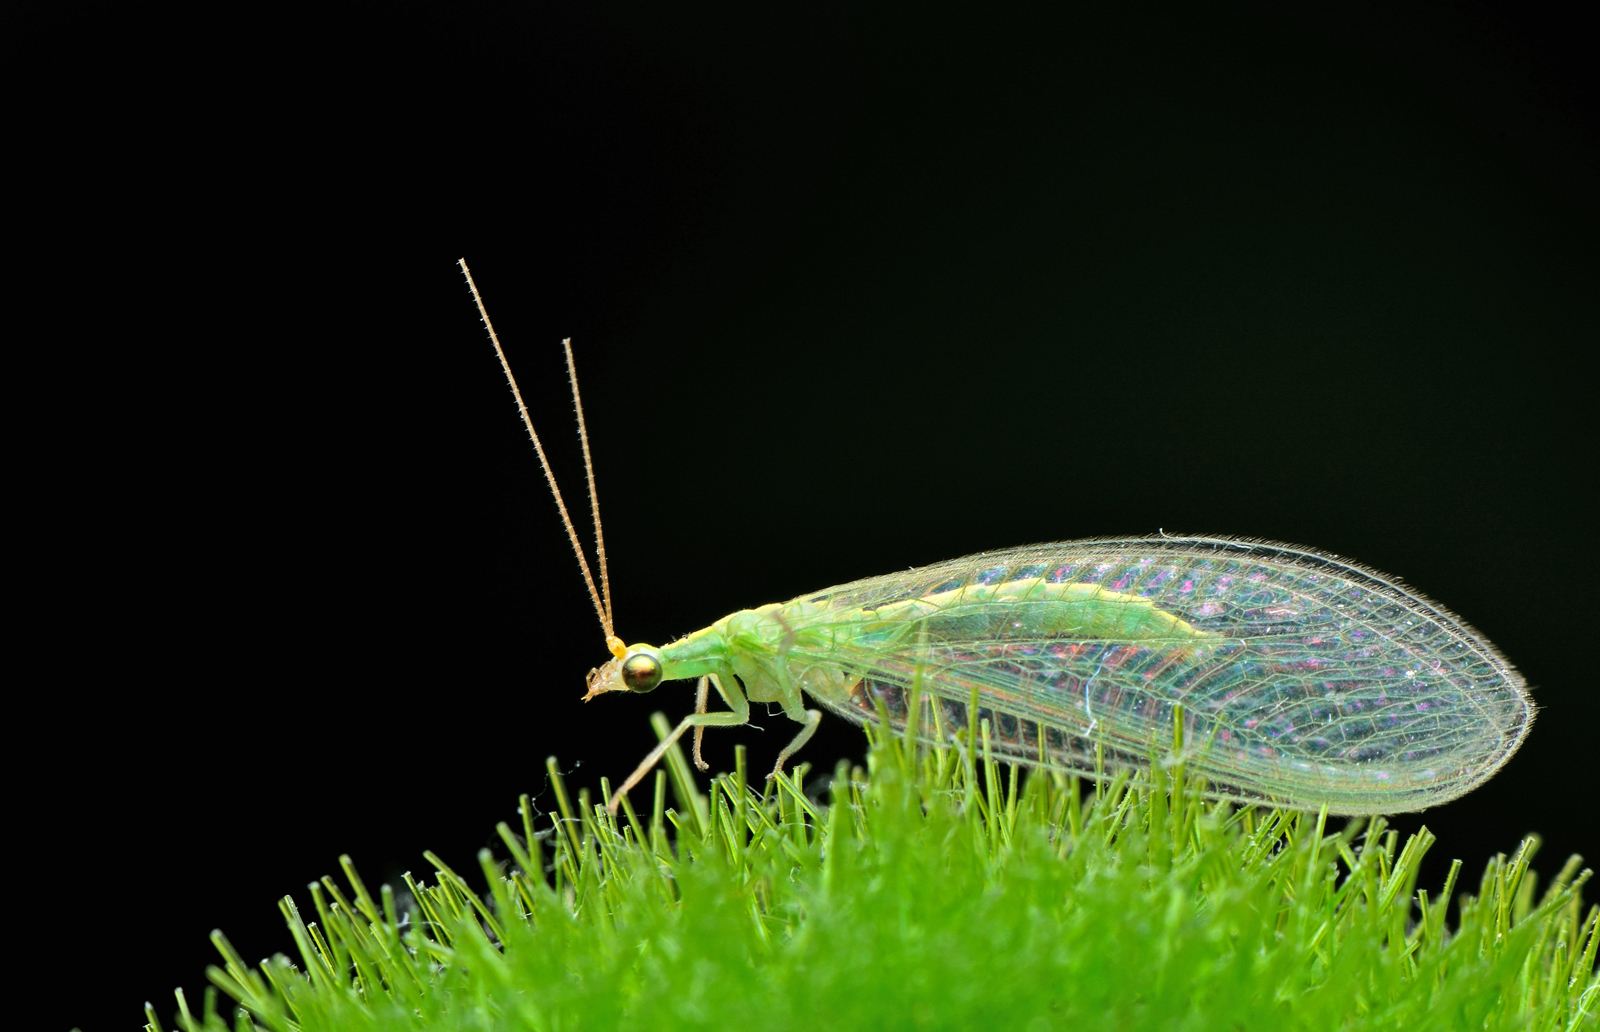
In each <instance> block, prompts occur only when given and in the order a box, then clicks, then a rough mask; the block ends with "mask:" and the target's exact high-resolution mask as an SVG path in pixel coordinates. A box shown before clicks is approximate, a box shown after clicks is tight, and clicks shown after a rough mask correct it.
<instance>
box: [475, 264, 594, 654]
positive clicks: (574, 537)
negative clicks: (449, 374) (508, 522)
mask: <svg viewBox="0 0 1600 1032" xmlns="http://www.w3.org/2000/svg"><path fill="white" fill-rule="evenodd" d="M456 264H457V265H459V266H461V274H462V275H463V276H465V277H466V278H467V289H468V290H470V291H471V292H472V300H473V302H474V303H475V304H477V306H478V315H479V317H480V318H482V319H483V328H484V329H485V330H487V331H488V332H489V343H491V344H493V345H494V353H495V356H496V357H497V358H499V359H500V368H501V369H503V370H504V371H505V374H506V383H507V384H509V385H510V386H511V396H512V397H514V398H516V399H517V411H518V412H520V413H522V425H523V426H525V427H527V428H528V440H530V441H532V442H533V451H534V454H536V455H538V456H539V466H540V468H541V469H543V470H544V479H545V483H547V484H549V485H550V494H551V495H552V496H553V497H554V498H555V500H556V508H557V509H559V510H560V511H561V525H562V526H563V527H565V528H566V529H567V540H568V541H570V542H572V554H573V555H575V556H577V557H578V566H579V568H580V569H582V570H583V583H584V584H585V585H586V586H587V587H588V589H589V600H590V601H591V602H593V603H594V611H595V613H596V614H597V615H598V616H599V617H600V627H601V629H602V630H604V631H605V632H606V647H607V648H609V649H610V650H611V651H612V653H613V654H615V655H617V656H621V655H622V642H621V641H620V640H619V639H618V638H617V635H616V630H615V629H614V628H613V627H612V624H611V608H610V600H611V599H610V596H611V589H610V585H607V586H606V593H605V595H604V596H603V597H602V595H601V593H600V592H599V591H597V590H595V584H594V574H593V573H592V572H590V569H589V560H588V559H587V558H585V556H584V554H583V544H582V542H580V541H579V540H578V530H577V528H576V527H574V526H573V524H572V516H571V514H570V513H568V512H567V503H566V499H564V498H562V497H561V488H560V486H558V485H557V484H556V475H555V472H554V471H553V470H551V468H550V459H549V458H548V457H547V456H546V455H545V453H544V443H543V442H542V441H540V440H539V433H538V431H536V430H535V429H534V428H533V418H532V417H531V416H529V415H528V405H527V403H526V402H525V401H523V400H522V389H521V388H520V387H518V386H517V377H516V375H515V374H514V373H512V372H511V363H510V362H509V361H508V360H507V359H506V352H505V349H504V348H502V347H501V346H500V336H499V334H497V333H495V331H494V323H493V322H491V321H490V319H489V310H488V309H487V308H485V307H484V304H483V295H482V294H479V293H478V284H477V283H475V282H473V279H472V270H471V269H469V268H467V260H466V259H465V258H460V259H457V261H456ZM561 344H562V346H563V347H564V348H566V351H567V370H568V372H569V373H570V374H571V378H572V396H573V399H574V400H575V401H576V399H577V396H578V377H577V372H576V369H575V368H574V366H573V364H572V341H570V340H564V341H562V342H561ZM578 436H579V437H580V439H581V440H582V441H583V464H584V468H585V469H587V470H588V473H589V503H590V506H591V508H592V510H593V511H594V513H595V526H594V532H595V540H596V542H598V541H599V540H600V522H599V512H600V508H599V502H598V501H597V497H596V495H595V490H594V468H593V466H592V465H590V462H589V438H588V435H587V433H585V431H584V427H583V407H582V405H581V404H580V405H579V406H578ZM599 555H600V570H601V576H602V579H603V578H604V575H605V549H604V547H603V546H602V547H600V549H599Z"/></svg>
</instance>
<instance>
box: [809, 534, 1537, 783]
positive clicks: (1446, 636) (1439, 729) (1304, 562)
mask: <svg viewBox="0 0 1600 1032" xmlns="http://www.w3.org/2000/svg"><path fill="white" fill-rule="evenodd" d="M796 602H797V603H804V604H805V607H804V608H805V610H806V611H807V612H809V613H811V614H813V616H812V620H810V621H808V623H809V622H813V621H814V622H815V623H816V624H819V625H822V626H824V627H827V626H830V625H831V626H833V627H834V628H835V630H834V632H832V633H830V635H829V637H830V638H831V640H832V642H833V645H832V647H830V648H827V649H822V648H817V649H816V650H815V651H814V652H812V653H811V654H809V655H808V654H806V650H807V648H808V646H807V645H806V644H805V642H808V641H815V640H816V639H815V638H813V637H812V636H810V635H799V636H797V637H796V639H795V641H796V644H795V647H794V652H795V654H794V655H792V656H791V657H790V663H791V665H798V666H799V667H801V668H803V667H804V666H806V665H830V666H835V667H837V666H839V665H841V664H842V665H843V666H844V667H845V669H846V670H847V672H848V673H849V675H850V676H849V678H848V679H847V683H848V684H849V685H850V686H851V687H850V688H849V689H848V690H847V691H846V692H843V693H840V692H837V691H835V692H824V693H821V694H819V695H818V699H819V701H820V702H821V703H822V704H823V705H825V706H827V707H828V708H829V709H831V710H833V711H835V712H836V713H839V714H841V715H843V716H845V717H848V718H849V719H852V720H854V721H857V722H864V721H867V720H871V719H873V718H874V715H875V714H876V713H878V712H879V710H880V709H882V710H885V711H887V712H888V713H889V715H890V717H891V719H892V720H893V721H894V722H895V723H897V724H898V725H900V726H902V727H903V726H904V724H905V722H906V720H907V699H908V695H909V693H910V691H911V689H912V685H913V682H915V683H916V686H917V687H916V690H917V691H918V692H920V693H921V695H922V696H923V697H924V698H926V699H928V700H930V701H931V703H932V705H931V706H928V707H924V708H923V715H922V720H921V721H920V726H919V728H918V734H919V735H920V736H922V737H924V738H929V737H932V736H933V735H934V734H936V733H939V730H938V729H940V728H943V729H947V730H957V729H960V728H964V727H966V726H967V723H968V719H969V713H968V704H969V702H970V701H971V700H972V699H974V698H976V699H977V700H978V706H979V713H978V714H977V715H978V716H979V717H980V718H982V719H987V720H988V721H989V722H990V724H991V735H992V738H991V743H992V748H993V749H994V750H995V751H996V752H997V753H998V754H999V755H1000V756H1001V757H1002V758H1006V759H1010V760H1013V761H1016V762H1020V763H1026V764H1030V765H1042V766H1047V767H1051V768H1055V769H1060V770H1066V771H1074V772H1079V773H1084V774H1090V775H1093V774H1094V773H1095V771H1096V751H1097V749H1098V751H1099V754H1100V757H1101V762H1102V763H1104V764H1105V765H1106V766H1108V767H1110V768H1111V769H1116V768H1117V767H1121V766H1134V767H1142V766H1147V765H1148V764H1149V763H1150V761H1151V758H1152V756H1159V755H1163V754H1165V753H1167V752H1169V751H1170V747H1171V742H1172V739H1173V734H1174V729H1175V728H1174V723H1175V722H1174V715H1175V708H1176V707H1179V706H1181V707H1182V724H1181V728H1182V733H1183V741H1184V749H1183V759H1184V761H1185V763H1186V764H1187V768H1188V769H1189V770H1190V771H1191V772H1194V773H1198V774H1202V775H1203V776H1204V777H1205V778H1206V780H1207V782H1208V783H1209V792H1210V793H1211V794H1214V795H1217V796H1221V797H1226V798H1234V799H1241V800H1252V801H1270V802H1276V803H1283V804H1287V805H1291V806H1298V807H1304V808H1311V807H1316V806H1320V805H1323V804H1326V805H1327V806H1328V807H1329V809H1330V810H1331V811H1332V812H1334V813H1349V814H1355V813H1392V812H1400V811H1405V810H1418V809H1422V808H1425V807H1428V806H1432V805H1436V804H1438V803H1441V802H1444V801H1446V800H1448V799H1453V798H1455V797H1457V796H1459V795H1461V794H1463V793H1465V792H1467V791H1468V790H1470V789H1471V788H1473V787H1474V786H1476V785H1477V784H1479V783H1481V782H1482V781H1484V780H1485V779H1486V778H1488V777H1489V776H1490V775H1491V774H1492V773H1494V771H1495V770H1496V769H1497V768H1499V766H1500V765H1501V764H1502V763H1504V762H1505V761H1506V759H1507V758H1508V757H1509V756H1510V755H1511V753H1512V752H1514V751H1515V750H1516V748H1517V746H1518V745H1520V744H1521V742H1522V739H1523V737H1524V736H1525V734H1526V733H1527V730H1528V726H1529V724H1530V722H1531V720H1532V717H1533V706H1532V703H1531V701H1530V699H1529V697H1528V694H1527V691H1526V687H1525V685H1524V683H1523V681H1522V678H1521V677H1520V676H1518V674H1517V672H1516V671H1515V670H1514V669H1512V667H1511V666H1510V664H1509V663H1507V662H1506V660H1505V659H1504V658H1503V657H1501V656H1500V655H1499V653H1497V652H1496V651H1495V649H1494V647H1493V646H1492V645H1490V644H1489V643H1488V642H1487V641H1485V640H1484V639H1483V638H1482V637H1481V636H1480V635H1479V634H1478V633H1477V632H1475V631H1474V630H1473V629H1472V628H1471V627H1469V626H1467V625H1466V624H1465V623H1464V622H1462V621H1461V620H1460V619H1459V618H1457V617H1456V616H1454V615H1453V614H1451V613H1450V612H1448V611H1447V610H1445V609H1443V608H1442V607H1440V606H1438V605H1436V604H1435V603H1433V602H1431V601H1429V600H1428V599H1426V598H1423V597H1422V596H1420V595H1418V594H1416V593H1415V592H1413V591H1410V590H1409V589H1407V588H1405V587H1403V586H1401V585H1400V584H1397V583H1396V582H1395V581H1393V580H1391V579H1389V578H1386V577H1384V576H1382V575H1381V574H1378V573H1375V572H1373V571H1371V570H1367V569H1363V568H1362V567H1360V566H1357V565H1355V564H1352V563H1350V562H1347V561H1345V560H1342V559H1338V558H1335V557H1332V556H1328V555H1322V554H1319V553H1316V552H1312V551H1308V550H1305V549H1300V548H1295V547H1293V546H1289V545H1277V544H1269V543H1264V542H1255V541H1244V540H1233V539H1226V538H1167V537H1159V538H1139V539H1108V540H1093V541H1074V542H1066V543H1061V544H1050V545H1037V546H1032V547H1027V548H1018V549H1010V550H1006V551H999V552H990V553H985V554H982V555H977V556H971V557H969V558H966V559H960V560H956V561H953V562H948V563H941V564H937V565H934V566H928V567H923V568H920V569H915V570H910V571H907V572H905V573H899V574H890V575H888V576H883V577H873V578H869V579H866V580H861V581H856V582H854V583H851V584H846V585H843V586H841V587H837V588H831V589H829V590H827V591H825V592H822V593H820V594H816V595H808V596H805V597H804V598H803V599H797V600H796ZM814 694H817V693H814ZM935 706H936V707H937V708H938V712H937V721H938V723H935V713H934V712H933V707H935Z"/></svg>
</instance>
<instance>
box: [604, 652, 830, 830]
mask: <svg viewBox="0 0 1600 1032" xmlns="http://www.w3.org/2000/svg"><path fill="white" fill-rule="evenodd" d="M708 681H709V682H711V683H713V684H715V685H716V688H717V694H718V695H720V696H722V698H723V700H724V701H726V702H727V704H728V705H729V706H730V707H731V709H730V710H729V711H728V712H725V713H706V712H703V711H698V712H695V713H691V714H689V715H688V716H687V717H684V718H683V720H682V721H680V722H679V723H678V726H677V727H675V728H673V729H672V733H671V734H670V735H668V736H667V737H665V738H663V739H662V740H661V744H659V745H657V746H656V747H655V748H654V749H651V750H650V755H648V756H646V757H645V758H644V760H643V762H641V763H640V764H639V766H638V767H636V768H635V769H634V771H633V773H632V774H629V775H628V780H626V781H624V782H623V783H622V787H621V788H619V789H617V790H616V791H615V792H613V793H611V800H610V802H608V803H606V810H607V811H609V812H610V813H613V814H614V813H616V812H617V805H618V804H619V803H621V802H622V797H623V796H625V795H627V794H628V792H629V791H630V790H631V789H632V788H633V787H634V786H635V785H637V784H638V783H639V782H641V781H643V780H644V776H645V775H646V774H648V773H650V770H651V768H653V767H654V766H655V765H656V764H657V763H659V762H660V761H661V757H663V756H665V755H666V753H667V750H668V749H670V748H672V743H674V742H676V741H677V740H678V739H680V738H682V737H683V733H684V732H685V731H687V730H689V729H690V728H691V727H692V728H695V729H696V730H698V729H700V728H704V727H738V726H739V725H740V724H748V723H749V722H750V700H749V699H747V698H745V695H744V691H743V690H742V689H740V687H739V682H738V681H737V680H735V679H734V677H733V676H732V675H731V674H730V675H728V676H727V677H718V676H716V675H715V674H708V675H706V676H705V677H702V678H701V679H700V685H699V688H698V698H699V700H700V703H702V704H703V702H704V700H705V699H706V683H707V682H708ZM699 708H700V707H699V706H697V710H698V709H699ZM807 737H810V736H809V735H807ZM701 769H702V770H703V769H704V768H703V767H702V768H701Z"/></svg>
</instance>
